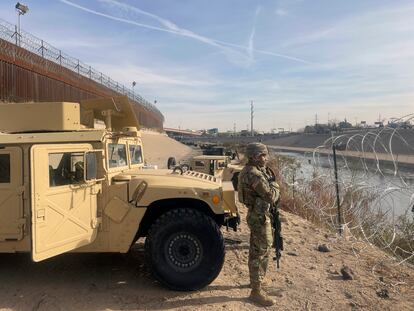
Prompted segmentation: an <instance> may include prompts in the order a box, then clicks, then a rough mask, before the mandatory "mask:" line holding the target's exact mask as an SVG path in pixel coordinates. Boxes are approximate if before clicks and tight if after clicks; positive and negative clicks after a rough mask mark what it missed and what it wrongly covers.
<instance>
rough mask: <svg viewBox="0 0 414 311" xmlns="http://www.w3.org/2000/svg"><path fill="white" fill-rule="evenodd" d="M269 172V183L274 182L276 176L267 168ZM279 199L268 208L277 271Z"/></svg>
mask: <svg viewBox="0 0 414 311" xmlns="http://www.w3.org/2000/svg"><path fill="white" fill-rule="evenodd" d="M267 169H268V171H269V173H270V174H269V176H270V178H269V183H271V182H275V181H276V174H275V172H274V171H273V170H272V169H271V168H267ZM279 201H280V198H279V199H278V200H277V201H276V202H275V203H274V204H273V206H271V207H270V214H271V215H272V228H273V247H274V248H275V253H276V256H275V257H273V260H276V262H277V268H278V269H279V261H280V258H281V257H282V251H283V236H282V224H281V222H280V217H279V210H278V205H279Z"/></svg>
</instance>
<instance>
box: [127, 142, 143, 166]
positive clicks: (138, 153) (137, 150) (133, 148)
mask: <svg viewBox="0 0 414 311" xmlns="http://www.w3.org/2000/svg"><path fill="white" fill-rule="evenodd" d="M129 155H130V157H131V164H140V163H142V150H141V146H140V145H129Z"/></svg>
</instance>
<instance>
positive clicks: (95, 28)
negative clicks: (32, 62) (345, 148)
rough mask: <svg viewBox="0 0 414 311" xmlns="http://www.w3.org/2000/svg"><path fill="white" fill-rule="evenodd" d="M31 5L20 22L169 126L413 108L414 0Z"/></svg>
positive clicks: (288, 125)
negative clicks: (130, 91) (148, 106)
mask: <svg viewBox="0 0 414 311" xmlns="http://www.w3.org/2000/svg"><path fill="white" fill-rule="evenodd" d="M22 2H23V3H24V4H26V5H28V6H29V12H28V13H27V14H26V15H24V16H22V18H21V27H22V29H24V30H26V31H28V32H30V33H32V34H33V35H35V36H37V37H39V38H41V39H43V40H44V41H46V42H48V43H50V44H51V45H53V46H55V47H57V48H59V49H61V50H62V51H64V52H66V53H67V54H69V55H71V56H73V57H75V58H79V59H80V60H81V61H83V62H84V63H86V64H88V65H91V66H92V67H94V68H95V69H97V70H99V71H101V72H103V73H105V74H107V75H108V76H110V77H111V78H113V79H114V80H116V81H118V82H121V83H123V84H124V85H126V86H128V87H131V84H132V81H136V83H137V84H136V86H135V92H137V93H139V94H140V95H142V96H143V97H144V98H146V99H147V100H148V101H150V102H154V101H156V106H157V107H158V109H160V111H161V112H162V113H163V114H164V116H165V124H164V126H165V127H173V128H181V129H209V128H214V127H218V128H219V129H220V131H226V130H233V129H234V126H235V127H236V130H238V131H239V130H242V129H246V128H248V127H249V126H250V103H251V101H253V104H254V128H255V129H256V130H258V131H269V130H270V129H271V128H284V129H285V130H287V129H293V130H296V129H300V128H303V127H304V126H305V125H307V124H314V123H315V119H316V118H317V120H318V123H327V122H328V120H331V121H332V120H336V121H342V120H344V119H345V118H346V119H347V120H348V121H349V122H351V123H357V122H358V123H359V122H360V121H362V120H364V121H367V122H368V123H374V122H375V121H378V119H385V120H386V121H387V120H388V119H389V118H392V117H402V116H404V115H407V114H411V113H413V112H414V18H413V17H414V1H412V0H410V1H404V0H401V1H399V0H393V1H389V0H388V1H386V0H364V1H360V0H347V1H342V0H278V1H276V0H275V1H272V0H209V1H205V0H174V1H172V0H134V1H132V0H88V1H82V0H50V1H43V0H26V1H22ZM15 3H16V1H10V0H1V1H0V18H1V19H4V20H6V21H8V22H11V23H17V14H16V11H15V9H14V5H15Z"/></svg>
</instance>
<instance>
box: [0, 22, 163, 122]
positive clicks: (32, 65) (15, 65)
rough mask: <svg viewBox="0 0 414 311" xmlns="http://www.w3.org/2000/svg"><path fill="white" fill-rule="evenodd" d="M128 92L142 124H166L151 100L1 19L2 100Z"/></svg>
mask: <svg viewBox="0 0 414 311" xmlns="http://www.w3.org/2000/svg"><path fill="white" fill-rule="evenodd" d="M121 94H122V95H127V96H128V97H129V98H130V100H132V101H133V102H134V103H135V105H134V108H135V111H136V114H137V117H138V119H139V122H140V124H141V125H142V126H144V127H148V128H158V129H162V128H163V122H164V116H163V115H162V114H161V112H160V111H159V110H158V109H157V108H156V107H155V106H154V105H152V104H151V103H149V102H148V101H146V100H145V99H143V98H142V97H141V96H139V95H138V94H135V93H134V92H133V91H131V90H130V89H128V88H126V87H125V86H123V85H121V84H119V83H118V82H115V81H114V80H112V79H111V78H109V77H108V76H106V75H104V74H102V73H100V72H98V71H96V70H94V69H93V68H91V67H90V66H87V65H85V64H83V63H81V62H80V61H79V60H76V59H73V58H71V57H69V56H68V55H66V54H64V53H62V52H61V51H60V50H58V49H56V48H54V47H52V46H50V45H49V44H47V43H45V42H44V41H43V40H40V39H38V38H36V37H34V36H32V35H30V34H28V33H27V32H24V31H21V32H20V35H19V34H18V32H17V28H16V26H14V25H11V24H9V23H7V22H5V21H3V20H1V19H0V100H2V101H10V102H22V101H33V102H38V101H75V102H77V101H79V100H81V99H87V98H96V97H109V96H117V95H121Z"/></svg>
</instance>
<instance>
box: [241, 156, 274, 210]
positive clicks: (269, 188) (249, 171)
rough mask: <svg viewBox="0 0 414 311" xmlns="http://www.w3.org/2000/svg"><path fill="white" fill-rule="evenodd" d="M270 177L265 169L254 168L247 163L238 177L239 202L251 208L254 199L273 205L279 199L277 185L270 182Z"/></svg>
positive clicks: (254, 202)
mask: <svg viewBox="0 0 414 311" xmlns="http://www.w3.org/2000/svg"><path fill="white" fill-rule="evenodd" d="M270 180H271V175H270V174H269V173H268V171H267V170H266V168H265V167H260V166H255V165H253V164H250V163H248V164H247V165H246V166H245V167H244V168H243V170H242V171H241V172H240V175H239V184H238V188H237V189H238V195H239V201H240V202H242V203H244V204H245V205H247V206H248V207H249V206H253V205H255V204H256V202H257V201H256V199H257V198H260V199H262V200H263V201H265V202H267V203H269V204H270V205H273V204H274V203H276V202H277V200H278V199H279V195H280V192H279V185H278V184H277V183H276V182H275V181H270Z"/></svg>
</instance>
